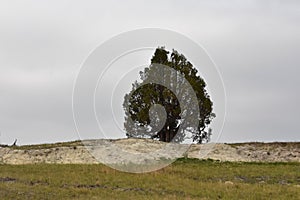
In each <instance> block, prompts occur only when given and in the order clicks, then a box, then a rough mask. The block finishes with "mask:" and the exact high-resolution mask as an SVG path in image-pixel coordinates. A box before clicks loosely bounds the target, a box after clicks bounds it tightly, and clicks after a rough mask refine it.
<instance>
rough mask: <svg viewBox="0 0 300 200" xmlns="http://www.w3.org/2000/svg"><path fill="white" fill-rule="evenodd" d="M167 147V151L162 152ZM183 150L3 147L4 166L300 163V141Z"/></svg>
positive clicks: (127, 144)
mask: <svg viewBox="0 0 300 200" xmlns="http://www.w3.org/2000/svg"><path fill="white" fill-rule="evenodd" d="M164 148H165V150H164V151H160V149H164ZM182 148H186V145H179V144H170V145H168V144H166V143H163V142H159V141H153V140H148V139H118V140H104V139H102V140H86V141H74V142H65V143H55V144H41V145H27V146H5V145H1V146H0V164H1V163H2V164H29V163H74V164H75V163H86V164H91V163H99V162H98V160H97V159H95V157H97V155H99V156H101V157H102V158H103V159H106V160H105V162H108V163H118V162H122V163H124V162H126V160H127V161H128V159H129V160H131V161H132V162H134V163H143V162H146V161H147V160H148V159H149V160H151V159H152V158H154V157H159V158H165V159H175V158H179V157H189V158H197V159H213V160H220V161H243V162H300V142H289V143H286V142H275V143H255V142H253V143H236V144H223V143H217V144H211V143H209V144H193V145H191V146H189V148H188V151H187V152H186V153H184V154H178V153H176V152H178V151H179V150H180V149H182ZM120 149H121V151H120ZM166 149H167V150H166ZM95 152H96V153H95ZM95 155H96V156H95ZM139 155H143V156H139ZM130 156H131V157H130ZM145 158H147V159H145Z"/></svg>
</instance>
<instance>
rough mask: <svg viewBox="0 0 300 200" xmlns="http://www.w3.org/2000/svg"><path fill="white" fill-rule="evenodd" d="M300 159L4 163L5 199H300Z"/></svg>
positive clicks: (0, 172)
mask: <svg viewBox="0 0 300 200" xmlns="http://www.w3.org/2000/svg"><path fill="white" fill-rule="evenodd" d="M299 185H300V163H231V162H217V161H210V160H207V161H200V160H194V159H179V160H177V161H176V162H175V163H173V164H172V165H170V166H168V167H166V168H164V169H161V170H159V171H155V172H151V173H146V174H130V173H124V172H119V171H116V170H113V169H111V168H108V167H106V166H104V165H58V164H36V165H0V199H299V197H300V186H299Z"/></svg>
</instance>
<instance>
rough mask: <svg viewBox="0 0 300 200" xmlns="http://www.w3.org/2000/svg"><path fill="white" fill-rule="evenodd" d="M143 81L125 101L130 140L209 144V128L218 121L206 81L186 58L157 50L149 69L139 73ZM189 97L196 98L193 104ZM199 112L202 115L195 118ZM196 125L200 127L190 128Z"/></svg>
mask: <svg viewBox="0 0 300 200" xmlns="http://www.w3.org/2000/svg"><path fill="white" fill-rule="evenodd" d="M164 66H166V67H167V68H169V69H171V70H166V69H167V68H166V67H164ZM157 77H162V80H163V81H162V82H160V83H159V84H158V83H157V82H155V80H156V79H157ZM140 78H141V82H137V81H136V82H134V83H133V84H132V90H131V91H130V92H129V93H128V94H126V95H125V97H124V103H123V108H124V110H125V122H124V128H125V131H126V135H127V137H136V138H152V139H157V140H160V141H164V142H177V143H180V142H183V141H185V140H188V139H191V140H192V141H193V142H196V143H202V142H204V141H206V142H207V141H209V139H210V136H211V128H209V127H208V126H209V124H210V123H211V121H212V119H213V118H214V117H215V114H214V113H213V112H212V111H213V102H212V101H211V99H210V96H209V95H208V93H207V91H206V89H205V87H206V83H205V81H204V80H203V79H202V78H201V77H200V75H199V74H198V70H197V69H196V68H195V67H193V65H192V64H191V63H190V62H189V61H188V60H187V59H186V57H185V56H184V55H183V54H180V53H178V52H177V51H176V50H172V52H171V53H170V52H169V51H167V50H166V49H165V48H164V47H158V48H157V49H156V50H155V52H154V55H153V56H152V59H151V64H150V65H149V67H146V68H145V69H144V71H142V72H140ZM184 81H186V82H187V83H188V84H184ZM188 86H190V87H191V89H192V91H193V92H191V90H188ZM170 87H172V88H173V89H170ZM190 93H194V94H195V98H196V100H195V101H194V102H193V101H192V97H191V95H190ZM180 102H184V106H183V105H180ZM196 111H199V114H197V115H196V116H194V115H193V114H195V113H197V112H196ZM193 123H194V124H195V123H196V124H197V126H193V127H191V126H192V124H193ZM183 125H184V128H181V129H180V126H183Z"/></svg>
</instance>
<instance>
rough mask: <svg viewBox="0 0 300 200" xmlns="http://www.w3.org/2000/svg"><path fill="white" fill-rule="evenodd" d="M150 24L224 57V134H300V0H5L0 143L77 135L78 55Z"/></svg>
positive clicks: (0, 22)
mask: <svg viewBox="0 0 300 200" xmlns="http://www.w3.org/2000/svg"><path fill="white" fill-rule="evenodd" d="M146 27H153V28H163V29H169V30H173V31H176V32H178V33H181V34H183V35H186V36H188V37H189V38H191V39H192V40H194V41H195V42H197V43H199V44H201V45H202V46H204V47H205V49H206V50H207V51H208V53H209V54H210V56H211V58H212V59H213V60H214V62H215V63H216V64H217V66H218V68H219V70H220V73H221V75H222V78H223V81H224V84H225V88H226V94H227V115H226V121H225V126H224V129H223V132H222V134H221V137H220V140H219V141H220V142H241V141H296V140H297V141H299V139H300V136H299V131H300V128H299V122H300V117H299V113H300V106H299V102H300V92H299V85H300V78H299V74H300V56H299V52H300V2H299V1H297V0H295V1H291V0H290V1H289V0H282V1H279V0H270V1H268V0H257V1H256V0H247V1H238V0H231V1H230V0H228V1H216V0H207V1H201V0H200V1H199V0H195V1H177V0H170V1H141V0H136V1H126V2H125V1H74V0H72V1H71V0H70V1H67V0H59V1H54V0H51V1H29V0H28V1H14V0H9V1H4V0H2V1H0V132H1V136H0V143H8V144H10V143H13V141H14V139H18V143H19V144H29V143H45V142H47V143H48V142H56V141H69V140H76V139H79V136H78V134H77V132H76V130H75V126H74V122H73V117H72V103H71V101H72V87H73V83H74V80H75V78H76V75H77V73H78V71H79V68H80V66H81V64H82V63H83V62H84V60H85V59H86V58H87V57H88V55H89V53H90V52H91V51H93V50H94V49H95V48H96V47H97V46H99V45H100V44H101V43H103V42H104V41H106V40H108V39H110V38H111V37H113V36H115V35H117V34H120V33H122V32H126V31H130V30H133V29H139V28H146ZM162 45H163V44H162ZM186 56H187V57H188V55H186ZM148 57H149V58H150V57H151V52H150V53H149V56H148ZM145 62H147V61H145ZM203 78H204V79H205V77H203ZM107 123H108V125H109V123H110V122H107ZM111 123H112V122H111Z"/></svg>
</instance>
